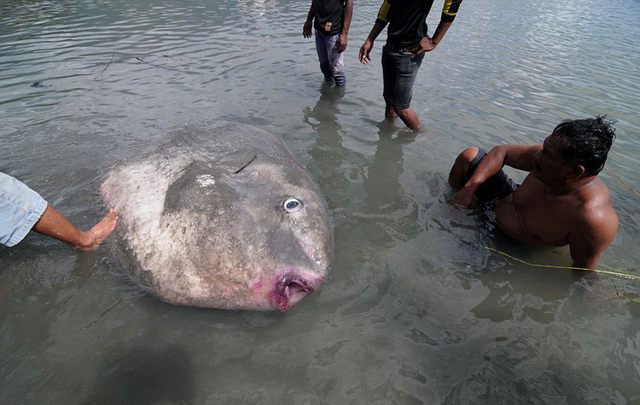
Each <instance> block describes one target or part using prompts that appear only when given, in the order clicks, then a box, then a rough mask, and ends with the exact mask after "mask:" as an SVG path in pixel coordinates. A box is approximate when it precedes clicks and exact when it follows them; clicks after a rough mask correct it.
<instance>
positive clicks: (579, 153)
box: [551, 115, 616, 176]
mask: <svg viewBox="0 0 640 405" xmlns="http://www.w3.org/2000/svg"><path fill="white" fill-rule="evenodd" d="M613 124H615V122H614V121H610V120H607V116H606V115H604V116H598V117H595V118H587V119H582V120H566V121H562V122H561V123H560V124H559V125H558V126H557V127H556V128H555V129H554V130H553V133H552V134H551V135H553V136H555V137H557V138H556V139H557V140H558V141H559V142H560V144H561V145H562V157H564V160H565V164H578V165H582V166H583V167H584V169H585V174H586V175H587V176H595V175H597V174H598V173H600V171H601V170H602V168H604V163H605V162H606V160H607V154H608V153H609V148H611V144H612V143H613V140H614V139H615V138H616V134H615V128H613Z"/></svg>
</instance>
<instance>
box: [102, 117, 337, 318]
mask: <svg viewBox="0 0 640 405" xmlns="http://www.w3.org/2000/svg"><path fill="white" fill-rule="evenodd" d="M100 191H101V194H102V196H103V198H104V199H105V201H106V202H107V203H108V204H109V205H111V206H113V207H115V209H116V210H117V211H118V213H119V216H120V220H119V223H118V228H117V229H118V233H119V235H120V236H121V239H122V240H123V241H124V242H125V245H126V247H127V249H126V250H127V251H128V252H129V253H130V254H131V256H132V258H133V259H134V260H133V261H134V265H133V266H130V267H131V273H132V274H133V276H134V277H135V278H136V279H137V281H138V282H139V283H140V284H141V285H142V286H144V287H145V288H146V289H147V291H148V292H149V293H151V294H152V295H154V296H156V297H158V298H160V299H162V300H164V301H167V302H170V303H173V304H179V305H189V306H197V307H206V308H226V309H252V310H272V309H279V310H281V311H286V310H287V309H289V308H290V307H291V306H292V305H294V304H295V303H297V302H298V301H300V300H301V299H302V298H304V297H305V296H307V295H309V294H311V293H312V292H313V291H314V290H316V289H317V288H318V287H319V286H320V285H321V284H322V282H323V281H324V279H325V277H326V275H327V272H328V271H329V267H330V265H331V260H332V255H333V225H332V222H331V216H330V214H329V209H328V207H327V203H326V201H325V199H324V196H323V194H322V192H321V191H320V188H319V187H318V185H317V184H316V183H315V181H314V180H313V178H312V177H311V175H310V174H309V172H308V171H307V170H306V169H305V168H304V167H303V166H302V165H301V164H300V163H299V162H298V161H297V160H296V159H295V158H294V157H293V156H292V155H291V154H290V153H289V152H288V151H287V149H286V148H285V146H284V144H283V143H282V141H280V139H278V138H277V137H275V136H273V135H272V134H270V133H268V132H266V131H264V130H261V129H258V128H255V127H253V126H250V125H244V124H233V123H227V124H223V125H218V126H214V127H197V128H194V127H187V128H185V129H181V130H179V131H176V133H173V134H172V141H171V142H170V143H168V144H166V145H163V146H162V147H160V148H159V149H158V150H156V151H155V152H153V153H151V154H149V155H147V156H145V157H143V158H141V159H136V161H135V162H127V163H126V164H124V165H121V166H119V167H116V168H115V169H113V170H112V171H110V172H109V173H108V175H107V176H106V178H105V181H104V182H103V183H102V185H101V188H100Z"/></svg>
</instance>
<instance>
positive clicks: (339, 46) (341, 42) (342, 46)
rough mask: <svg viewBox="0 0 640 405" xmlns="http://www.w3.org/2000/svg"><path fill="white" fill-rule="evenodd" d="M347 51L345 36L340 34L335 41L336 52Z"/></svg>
mask: <svg viewBox="0 0 640 405" xmlns="http://www.w3.org/2000/svg"><path fill="white" fill-rule="evenodd" d="M346 49H347V35H346V34H340V35H338V40H337V41H336V50H337V51H338V53H342V52H344V51H345V50H346Z"/></svg>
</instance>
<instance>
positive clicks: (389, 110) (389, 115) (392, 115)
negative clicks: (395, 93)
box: [384, 98, 398, 124]
mask: <svg viewBox="0 0 640 405" xmlns="http://www.w3.org/2000/svg"><path fill="white" fill-rule="evenodd" d="M384 101H385V104H386V105H385V107H384V117H385V118H386V120H387V122H388V123H389V124H393V123H395V122H396V118H398V114H396V110H394V109H393V107H392V106H391V104H392V102H393V100H391V99H386V98H385V99H384Z"/></svg>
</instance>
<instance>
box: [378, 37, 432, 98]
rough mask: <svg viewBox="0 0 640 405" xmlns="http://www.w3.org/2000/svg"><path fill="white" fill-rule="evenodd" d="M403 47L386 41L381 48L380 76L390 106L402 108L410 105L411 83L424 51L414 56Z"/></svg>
mask: <svg viewBox="0 0 640 405" xmlns="http://www.w3.org/2000/svg"><path fill="white" fill-rule="evenodd" d="M403 49H404V47H400V46H398V45H394V44H390V43H387V44H386V45H385V46H384V47H383V48H382V76H383V81H384V90H383V92H382V95H383V96H384V98H385V100H392V104H391V106H392V107H393V108H394V109H396V110H404V109H407V108H409V106H410V105H411V97H412V95H413V84H414V83H415V81H416V77H418V70H419V69H420V65H421V64H422V59H424V52H423V53H421V54H420V55H416V56H415V57H414V56H413V54H412V53H411V52H408V51H405V50H403Z"/></svg>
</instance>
